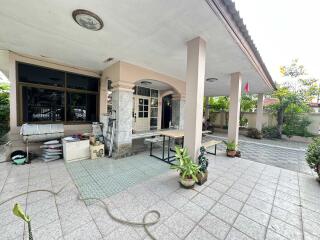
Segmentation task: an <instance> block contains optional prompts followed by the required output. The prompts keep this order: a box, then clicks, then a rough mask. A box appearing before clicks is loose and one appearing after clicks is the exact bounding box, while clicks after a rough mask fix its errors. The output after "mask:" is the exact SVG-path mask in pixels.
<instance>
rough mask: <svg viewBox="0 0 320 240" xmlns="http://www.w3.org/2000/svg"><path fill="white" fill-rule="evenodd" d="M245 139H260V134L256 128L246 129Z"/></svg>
mask: <svg viewBox="0 0 320 240" xmlns="http://www.w3.org/2000/svg"><path fill="white" fill-rule="evenodd" d="M247 137H249V138H254V139H261V138H262V132H261V131H259V130H258V129H256V128H248V132H247Z"/></svg>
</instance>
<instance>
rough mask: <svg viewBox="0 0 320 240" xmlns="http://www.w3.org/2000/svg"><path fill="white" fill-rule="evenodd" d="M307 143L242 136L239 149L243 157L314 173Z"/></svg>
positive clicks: (220, 135) (223, 146)
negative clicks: (307, 155)
mask: <svg viewBox="0 0 320 240" xmlns="http://www.w3.org/2000/svg"><path fill="white" fill-rule="evenodd" d="M207 138H214V139H217V140H226V139H227V138H226V136H225V135H224V134H219V135H217V134H214V135H208V136H207ZM306 148H307V144H305V143H298V142H290V141H285V140H268V139H263V140H258V139H250V138H247V137H243V136H242V137H240V140H239V150H240V151H241V154H242V158H244V159H249V160H252V161H255V162H260V163H264V164H267V165H271V166H276V167H280V168H284V169H288V170H292V171H295V172H300V173H305V174H310V175H314V176H315V173H314V172H313V171H312V170H311V169H310V168H309V166H308V164H307V163H306V161H305V154H306ZM218 150H219V151H222V152H223V151H225V145H224V144H219V145H218Z"/></svg>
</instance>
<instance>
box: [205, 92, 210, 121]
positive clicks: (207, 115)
mask: <svg viewBox="0 0 320 240" xmlns="http://www.w3.org/2000/svg"><path fill="white" fill-rule="evenodd" d="M205 99H206V101H205V109H204V110H205V111H204V119H205V120H206V121H207V120H208V118H209V109H208V106H209V97H205Z"/></svg>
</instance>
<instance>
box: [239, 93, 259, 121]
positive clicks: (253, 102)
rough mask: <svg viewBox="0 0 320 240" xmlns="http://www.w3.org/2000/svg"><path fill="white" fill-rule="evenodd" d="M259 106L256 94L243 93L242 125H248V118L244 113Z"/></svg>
mask: <svg viewBox="0 0 320 240" xmlns="http://www.w3.org/2000/svg"><path fill="white" fill-rule="evenodd" d="M256 108H257V98H256V97H255V96H254V95H247V94H243V95H242V96H241V99H240V126H246V125H247V124H248V119H247V118H245V117H244V113H246V112H253V111H254V110H255V109H256Z"/></svg>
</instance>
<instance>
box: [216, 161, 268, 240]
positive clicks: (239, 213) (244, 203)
mask: <svg viewBox="0 0 320 240" xmlns="http://www.w3.org/2000/svg"><path fill="white" fill-rule="evenodd" d="M249 167H250V165H249V166H248V168H247V170H248V169H249ZM266 167H267V166H264V167H263V170H262V171H261V172H260V175H259V178H258V179H257V181H256V182H255V184H254V186H253V187H252V189H251V191H250V193H249V194H248V198H247V199H246V201H245V202H243V205H242V207H241V208H240V209H239V211H238V215H237V217H236V218H235V219H234V221H233V223H232V225H231V228H230V229H229V231H228V233H227V234H226V237H225V239H226V238H227V236H228V234H229V233H230V231H231V229H232V227H233V226H234V224H235V222H236V220H237V219H238V217H239V215H242V214H241V211H242V209H243V208H244V206H245V205H246V202H247V201H248V199H249V196H250V195H251V193H252V191H253V189H254V188H255V186H256V185H257V184H258V181H259V179H261V176H262V174H263V171H264V169H265V168H266ZM244 174H245V172H244V173H243V174H242V175H244ZM242 175H241V176H242ZM240 202H242V201H240ZM221 204H222V205H224V204H223V203H221ZM224 206H225V205H224ZM226 207H227V206H226ZM245 217H246V216H245ZM247 218H248V217H247ZM269 218H270V215H269ZM249 219H250V218H249ZM250 220H252V219H250ZM253 221H254V220H253ZM254 222H256V221H254ZM256 223H258V222H256ZM258 224H259V225H261V224H260V223H258ZM262 226H263V225H262ZM237 230H239V229H237ZM239 231H240V230H239ZM240 232H241V233H243V232H242V231H240ZM266 232H267V228H266ZM243 234H245V233H243ZM245 235H247V234H245ZM247 236H248V235H247ZM250 238H251V237H250Z"/></svg>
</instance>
